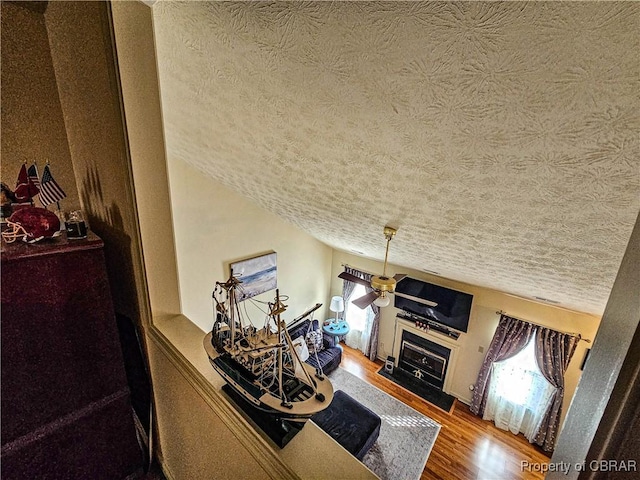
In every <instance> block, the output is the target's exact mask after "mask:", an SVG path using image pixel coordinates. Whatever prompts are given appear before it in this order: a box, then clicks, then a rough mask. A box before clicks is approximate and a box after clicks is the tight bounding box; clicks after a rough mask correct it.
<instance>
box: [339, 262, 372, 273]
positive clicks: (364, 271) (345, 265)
mask: <svg viewBox="0 0 640 480" xmlns="http://www.w3.org/2000/svg"><path fill="white" fill-rule="evenodd" d="M340 265H342V266H343V267H349V268H354V269H356V270H359V271H361V272H362V273H368V274H369V275H377V273H373V272H367V271H366V270H363V269H362V268H360V267H354V266H353V265H349V264H348V263H341V264H340Z"/></svg>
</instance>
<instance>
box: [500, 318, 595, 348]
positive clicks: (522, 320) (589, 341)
mask: <svg viewBox="0 0 640 480" xmlns="http://www.w3.org/2000/svg"><path fill="white" fill-rule="evenodd" d="M496 313H497V314H498V315H506V316H507V317H511V318H515V319H516V320H520V321H521V322H526V323H530V324H532V325H537V326H538V327H543V328H551V327H548V326H546V325H541V324H539V323H535V322H532V321H530V320H525V319H524V318H518V317H514V316H513V315H509V314H508V313H507V312H505V311H504V310H498V311H497V312H496ZM551 330H556V329H555V328H551ZM556 332H560V333H564V334H566V335H573V336H574V337H578V340H584V341H585V342H587V343H591V339H589V338H582V335H580V334H579V333H573V332H562V331H560V330H556Z"/></svg>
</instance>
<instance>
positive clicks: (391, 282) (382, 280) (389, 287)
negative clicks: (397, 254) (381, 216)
mask: <svg viewBox="0 0 640 480" xmlns="http://www.w3.org/2000/svg"><path fill="white" fill-rule="evenodd" d="M396 231H397V230H396V229H395V228H392V227H388V226H387V227H384V236H385V237H386V239H387V249H386V251H385V253H384V266H383V267H382V275H380V276H378V275H375V276H373V277H372V278H371V288H373V289H375V290H377V291H379V292H380V293H381V295H384V294H385V293H384V292H393V290H394V289H395V286H396V280H395V279H394V278H389V277H387V258H388V256H389V242H391V239H392V238H393V237H394V236H395V234H396Z"/></svg>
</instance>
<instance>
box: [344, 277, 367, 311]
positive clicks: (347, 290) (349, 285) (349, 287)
mask: <svg viewBox="0 0 640 480" xmlns="http://www.w3.org/2000/svg"><path fill="white" fill-rule="evenodd" d="M344 271H345V272H347V273H350V274H351V275H354V276H356V277H360V278H364V276H363V275H366V274H365V273H364V272H361V271H360V270H356V269H354V268H351V267H344ZM355 288H356V284H355V283H353V282H350V281H349V280H343V281H342V298H343V299H344V304H345V312H346V310H347V309H346V305H347V304H348V303H349V300H351V294H352V293H353V290H354V289H355ZM342 318H343V319H344V312H342Z"/></svg>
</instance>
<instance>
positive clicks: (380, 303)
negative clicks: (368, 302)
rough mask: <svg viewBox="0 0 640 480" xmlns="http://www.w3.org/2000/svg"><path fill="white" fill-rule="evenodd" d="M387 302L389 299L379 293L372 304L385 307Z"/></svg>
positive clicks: (389, 301)
mask: <svg viewBox="0 0 640 480" xmlns="http://www.w3.org/2000/svg"><path fill="white" fill-rule="evenodd" d="M389 303H391V300H390V299H389V297H387V296H386V295H380V296H379V297H378V298H376V299H375V300H374V301H373V304H374V305H376V306H378V307H380V308H384V307H387V306H388V305H389Z"/></svg>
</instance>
